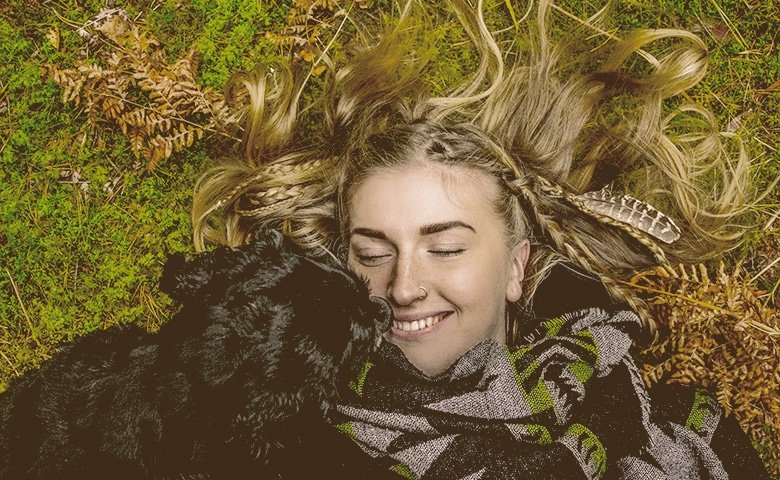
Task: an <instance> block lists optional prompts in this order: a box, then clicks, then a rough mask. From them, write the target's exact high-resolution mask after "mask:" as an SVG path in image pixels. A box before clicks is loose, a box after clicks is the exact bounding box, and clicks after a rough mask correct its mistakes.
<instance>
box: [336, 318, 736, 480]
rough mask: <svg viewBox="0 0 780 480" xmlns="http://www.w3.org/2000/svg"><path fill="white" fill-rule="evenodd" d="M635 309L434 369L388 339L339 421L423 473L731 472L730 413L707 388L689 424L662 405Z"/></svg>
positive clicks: (564, 325) (365, 443) (558, 326)
mask: <svg viewBox="0 0 780 480" xmlns="http://www.w3.org/2000/svg"><path fill="white" fill-rule="evenodd" d="M639 330H640V323H639V318H638V317H637V316H636V315H635V314H634V313H633V312H630V311H618V312H614V313H608V312H606V311H604V310H601V309H597V308H592V309H587V310H581V311H578V312H574V313H568V314H565V315H561V316H558V317H555V318H552V319H550V320H547V321H545V322H543V323H541V325H540V327H539V328H538V329H536V331H534V332H533V333H532V334H530V335H529V336H528V337H527V338H526V340H527V344H524V345H523V346H521V347H519V348H515V349H509V348H507V347H506V346H503V345H499V344H498V343H496V342H494V341H491V340H486V341H484V342H482V343H479V344H478V345H476V346H475V347H474V348H473V349H472V350H470V351H469V352H467V353H466V354H465V355H464V356H463V357H461V358H460V359H459V360H458V361H457V362H456V363H455V364H454V365H452V366H451V367H450V368H449V369H448V370H447V371H445V372H443V373H442V374H440V375H437V376H436V377H434V378H430V377H427V376H425V375H424V374H422V373H421V372H420V371H419V370H417V369H416V368H415V367H414V366H412V365H411V364H410V363H409V362H408V360H407V359H406V357H405V356H404V355H403V353H402V352H401V351H400V349H398V347H396V346H394V345H392V344H389V343H387V342H386V343H385V344H384V345H383V346H382V348H381V349H380V351H379V354H378V355H377V357H376V358H374V359H373V360H372V361H371V362H369V363H367V364H366V365H365V367H364V369H363V371H362V373H361V374H360V376H359V377H358V378H356V379H355V380H354V382H353V383H352V396H351V398H348V399H346V401H344V402H343V403H342V404H341V405H339V406H338V408H337V409H336V413H335V414H334V418H333V421H334V423H335V425H336V426H337V428H339V429H340V430H341V431H343V432H344V433H346V434H348V435H349V436H350V437H351V438H352V439H353V440H354V441H355V442H357V443H358V445H360V446H361V447H362V448H363V450H364V451H365V452H366V453H368V454H369V455H371V456H373V457H375V458H376V460H377V462H384V463H385V464H386V465H387V466H388V468H391V469H393V470H395V471H396V472H398V473H399V474H401V475H403V476H405V477H407V478H412V479H468V480H472V479H473V480H477V479H480V480H506V479H509V478H535V479H537V478H555V479H567V478H572V479H574V478H577V479H599V478H626V479H641V480H644V479H647V480H651V479H652V480H658V479H686V480H687V479H724V478H727V475H726V473H725V471H724V470H723V467H722V465H721V463H720V461H719V460H718V458H717V457H716V456H715V454H714V453H713V452H712V450H711V448H710V446H709V444H708V442H709V441H710V439H711V437H712V434H713V432H714V431H715V428H716V427H717V425H718V421H719V419H720V409H719V407H718V406H717V403H716V402H715V401H714V399H713V398H712V397H710V396H709V395H708V394H706V393H705V392H703V391H698V392H696V394H695V397H694V398H693V400H694V401H693V404H694V405H693V408H692V410H691V411H690V414H689V415H688V418H687V419H686V421H685V422H684V424H682V423H674V422H672V421H670V420H668V419H665V418H660V417H658V416H657V415H654V414H653V413H652V412H651V407H650V401H649V398H648V396H647V393H646V391H645V388H644V385H643V383H642V381H641V378H640V376H639V373H638V370H637V368H636V366H635V365H634V363H633V361H632V359H631V357H630V356H629V349H630V347H631V345H632V344H633V341H632V339H633V338H634V335H636V334H637V333H638V332H639Z"/></svg>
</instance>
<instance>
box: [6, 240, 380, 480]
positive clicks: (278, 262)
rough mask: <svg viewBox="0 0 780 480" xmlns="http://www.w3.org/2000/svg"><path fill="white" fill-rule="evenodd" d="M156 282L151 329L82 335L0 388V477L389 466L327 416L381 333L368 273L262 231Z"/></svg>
mask: <svg viewBox="0 0 780 480" xmlns="http://www.w3.org/2000/svg"><path fill="white" fill-rule="evenodd" d="M161 287H162V289H163V290H164V291H165V292H166V293H168V294H169V295H170V296H171V297H172V298H174V299H175V300H177V301H180V302H182V303H183V304H184V307H183V309H182V311H181V312H180V313H179V314H177V315H176V316H174V317H173V318H172V319H171V320H170V321H169V322H168V323H166V324H165V325H164V326H163V327H162V328H161V329H160V332H159V333H157V334H148V333H146V332H144V331H142V330H140V329H139V328H133V327H125V328H121V327H115V328H111V329H108V330H106V331H102V332H96V333H93V334H90V335H87V336H85V337H82V338H81V339H79V340H78V341H76V342H74V343H72V344H70V345H68V346H66V347H64V348H63V350H62V351H60V352H59V353H58V354H57V355H56V356H55V357H54V358H52V359H51V360H50V361H48V362H47V363H45V364H44V365H43V366H42V367H41V368H40V369H39V370H38V371H35V372H32V373H31V374H28V375H26V376H24V377H22V378H21V379H19V380H18V381H16V382H15V383H13V384H12V385H11V387H10V388H9V390H8V391H7V392H6V393H5V394H3V395H2V396H0V478H2V479H14V480H20V479H93V478H106V479H112V480H114V479H146V478H160V479H162V478H170V479H174V478H177V479H178V478H219V479H221V478H225V479H228V478H229V479H234V478H254V479H262V478H313V477H314V476H316V477H320V476H322V475H324V476H325V477H327V478H331V474H334V475H337V476H339V477H340V478H382V477H383V476H384V475H387V473H386V470H384V469H382V470H381V471H377V470H373V468H372V465H370V464H369V463H368V458H367V457H365V458H363V452H361V451H360V450H359V448H358V447H357V446H355V445H352V442H351V441H350V440H349V438H347V437H346V436H344V435H343V434H341V433H339V432H337V431H336V430H335V428H333V427H331V426H330V425H328V424H327V423H326V422H325V421H324V420H323V416H324V413H326V411H327V409H328V407H329V406H330V405H331V404H332V403H333V402H334V401H335V400H337V399H338V397H339V392H341V391H343V389H344V388H347V385H346V384H347V382H348V380H349V379H350V378H354V377H355V376H356V374H357V372H358V370H359V368H360V367H361V366H362V364H363V362H364V361H365V360H366V359H367V357H368V356H369V355H370V353H371V352H372V350H374V349H375V346H376V342H377V339H378V338H379V337H380V335H381V333H382V332H383V331H384V330H385V329H386V328H387V327H388V323H389V316H390V315H389V309H388V308H387V307H386V306H385V305H384V304H383V303H382V302H377V303H375V302H373V301H371V300H369V295H368V290H367V288H366V285H365V283H364V282H363V281H361V280H360V279H359V278H357V277H356V276H355V275H354V274H352V273H350V272H348V271H346V270H344V269H341V268H337V267H333V266H330V265H328V264H326V263H325V262H322V261H318V260H314V259H311V258H307V257H305V256H303V255H301V254H298V253H295V252H294V249H293V248H292V247H291V246H289V245H288V244H287V243H286V241H284V240H283V239H282V237H281V235H280V234H278V233H275V232H265V233H262V234H260V235H258V238H256V239H255V241H254V242H253V243H251V244H249V245H247V246H244V247H240V248H237V249H234V250H231V249H227V248H220V249H217V250H215V251H214V252H212V253H210V254H204V255H201V256H198V257H196V258H195V259H194V260H192V261H186V260H184V258H183V257H177V256H174V257H172V258H171V260H169V261H168V263H167V265H166V268H165V272H164V273H163V278H162V280H161ZM314 473H316V475H314ZM310 474H312V475H313V476H312V477H310V476H309V475H310ZM325 477H323V478H325Z"/></svg>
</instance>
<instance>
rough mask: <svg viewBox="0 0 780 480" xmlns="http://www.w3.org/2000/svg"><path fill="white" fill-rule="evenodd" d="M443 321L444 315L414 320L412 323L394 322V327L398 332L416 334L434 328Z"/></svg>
mask: <svg viewBox="0 0 780 480" xmlns="http://www.w3.org/2000/svg"><path fill="white" fill-rule="evenodd" d="M441 319H442V315H432V316H430V317H425V318H421V319H419V320H413V321H411V322H399V321H398V320H393V327H395V329H396V330H403V331H404V332H416V331H418V330H422V329H423V328H427V327H432V326H434V325H436V324H437V323H439V321H440V320H441Z"/></svg>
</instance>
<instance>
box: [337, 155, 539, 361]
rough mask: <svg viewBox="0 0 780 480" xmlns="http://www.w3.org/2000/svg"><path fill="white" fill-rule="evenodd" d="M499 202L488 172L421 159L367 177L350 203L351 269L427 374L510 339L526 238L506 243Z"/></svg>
mask: <svg viewBox="0 0 780 480" xmlns="http://www.w3.org/2000/svg"><path fill="white" fill-rule="evenodd" d="M497 197H498V186H497V185H496V184H495V182H494V181H493V180H492V179H491V178H490V177H489V176H488V175H487V174H484V173H481V172H478V171H475V170H471V169H466V168H462V167H449V166H442V165H438V164H432V163H413V164H409V165H404V166H400V167H395V168H392V169H388V170H383V171H380V172H378V173H375V174H373V175H371V176H369V177H368V178H367V179H366V180H365V181H364V182H363V183H362V184H361V185H360V186H359V187H358V189H357V190H356V192H355V194H354V196H353V198H352V199H351V202H350V210H349V218H350V225H349V235H350V238H349V264H350V266H351V268H352V269H353V270H355V271H356V272H358V273H359V274H361V275H363V276H364V277H366V278H367V279H368V280H369V287H370V289H371V293H372V295H376V296H380V297H383V298H385V299H386V300H388V301H389V302H390V304H391V305H392V308H393V315H394V321H393V325H392V327H391V329H390V331H389V332H388V334H387V337H388V340H389V341H390V342H392V343H394V344H396V345H398V346H399V347H400V348H401V350H402V351H403V352H404V354H405V355H406V357H407V358H408V359H409V361H410V362H411V363H412V364H413V365H415V366H416V367H417V368H418V369H420V370H421V371H422V372H424V373H425V374H427V375H429V376H433V375H436V374H438V373H441V372H442V371H444V370H445V369H446V368H447V367H449V366H450V365H452V363H454V362H455V361H456V360H457V359H458V358H460V356H461V355H463V354H464V353H466V352H467V351H468V350H470V349H471V348H472V347H473V346H474V345H476V344H477V343H479V342H481V341H482V340H485V339H488V338H492V339H495V340H498V341H499V342H502V343H503V342H505V340H506V338H505V337H506V333H505V318H504V312H505V307H506V301H512V302H514V301H517V300H518V299H519V298H520V294H521V292H522V289H521V282H522V280H523V270H524V267H525V261H526V259H527V258H528V242H527V241H525V240H524V241H522V242H520V243H518V244H517V245H514V246H512V247H511V248H510V247H508V246H507V243H508V242H507V239H506V234H505V227H504V221H503V219H502V218H501V217H500V216H499V214H498V213H497V212H496V211H495V208H494V206H493V202H494V201H495V199H496V198H497Z"/></svg>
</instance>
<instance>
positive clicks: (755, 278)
mask: <svg viewBox="0 0 780 480" xmlns="http://www.w3.org/2000/svg"><path fill="white" fill-rule="evenodd" d="M777 262H780V257H777V258H775V259H774V260H772V262H771V263H770V264H769V265H767V266H766V267H764V268H762V269H761V271H760V272H758V273H757V274H756V275H755V276H754V277H753V278H751V279H750V282H751V283H753V282H755V281H756V280H757V279H758V278H759V277H760V276H761V275H763V274H765V273H766V272H767V270H769V269H770V268H772V267H774V266H775V264H776V263H777Z"/></svg>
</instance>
